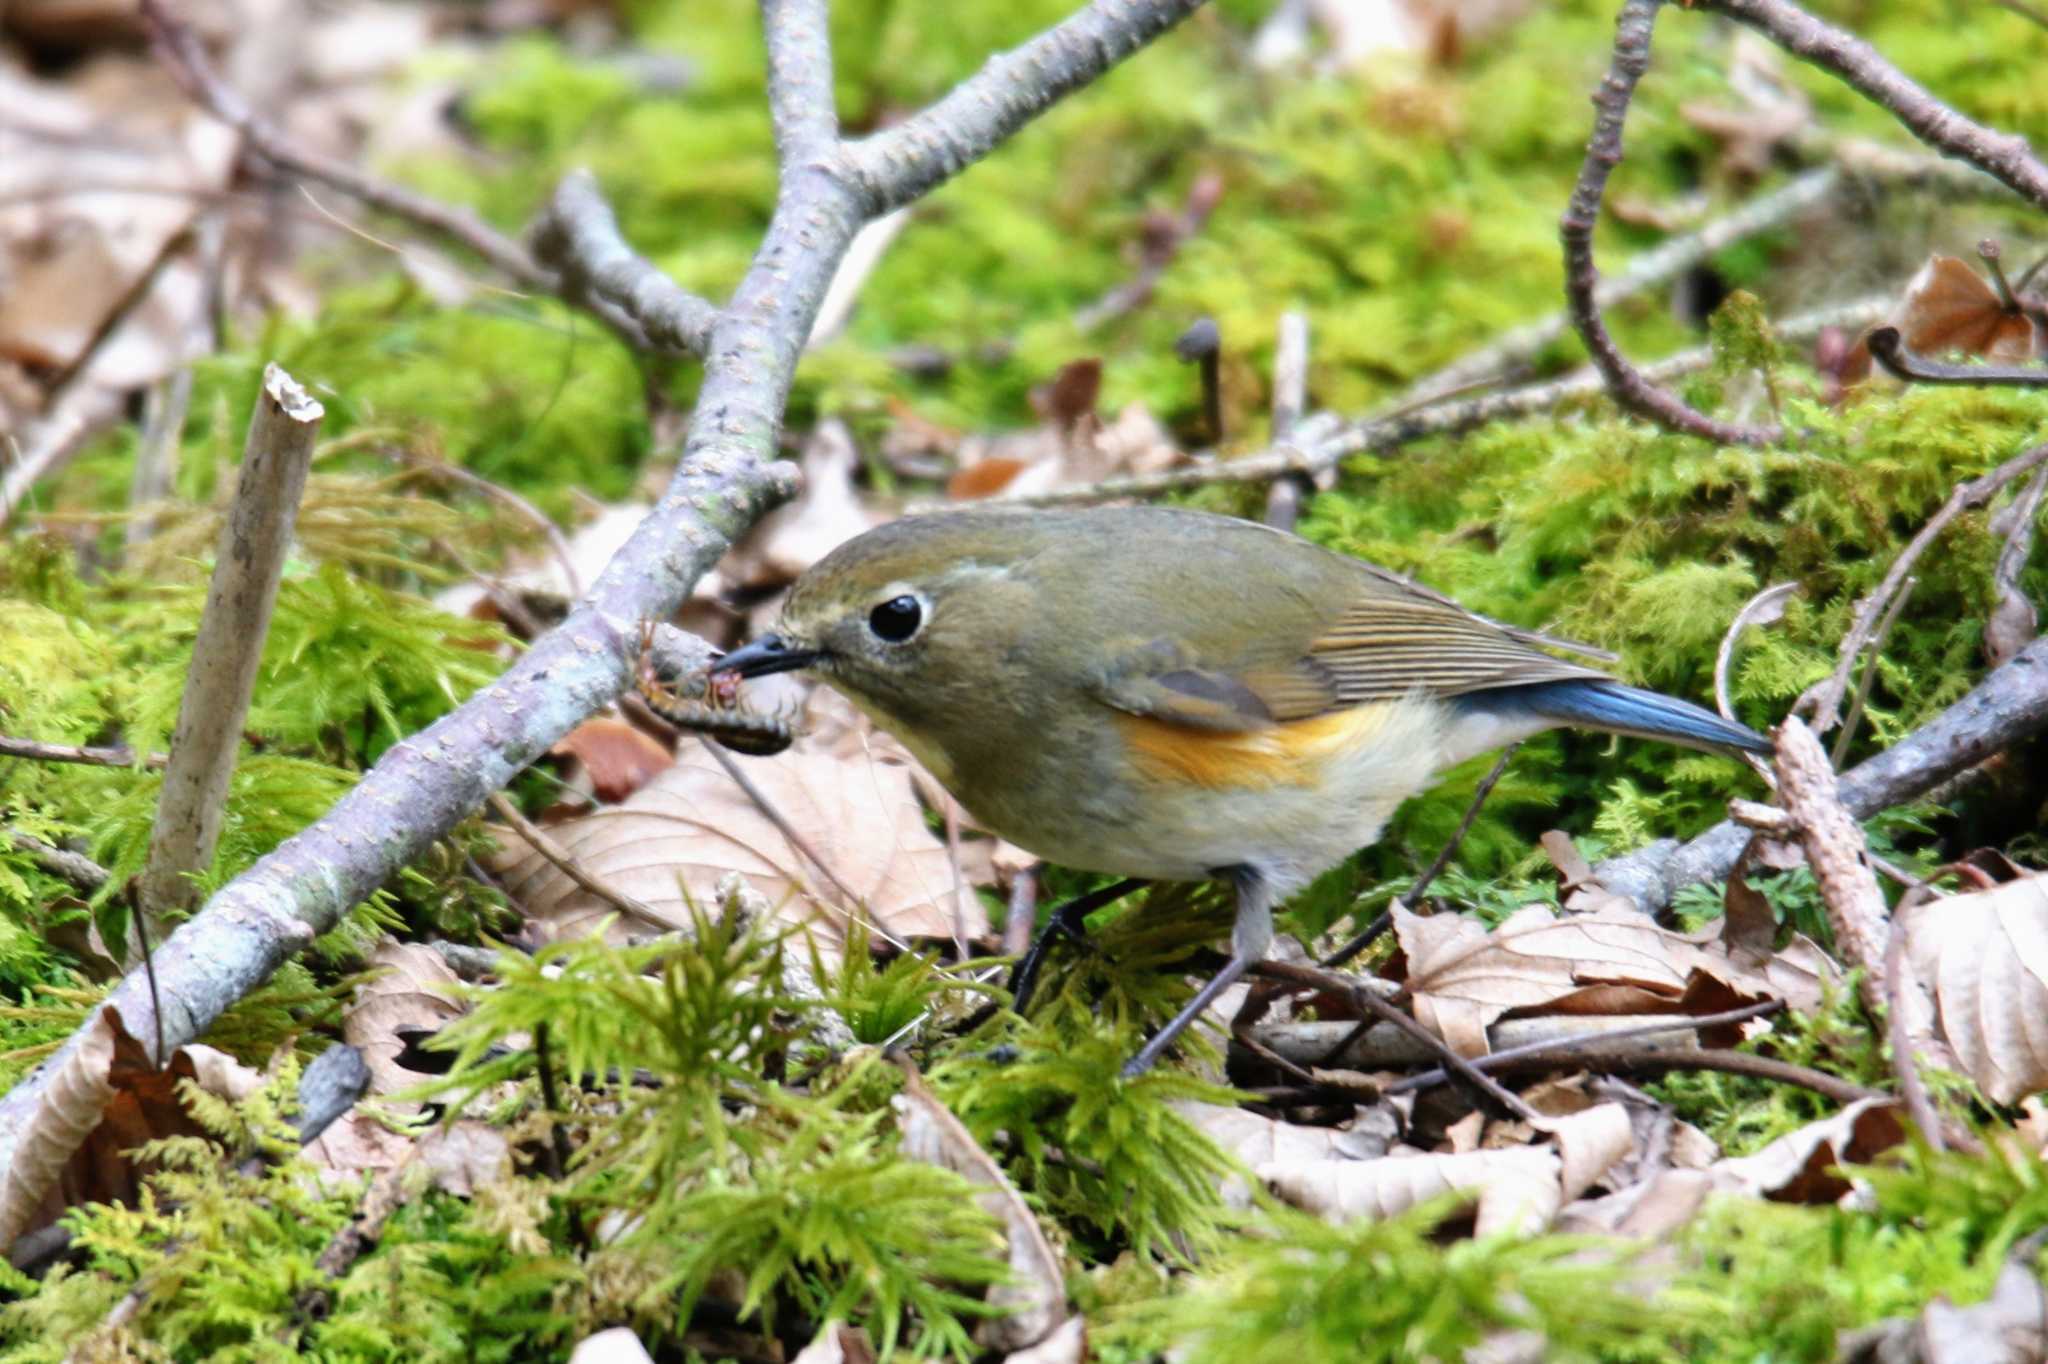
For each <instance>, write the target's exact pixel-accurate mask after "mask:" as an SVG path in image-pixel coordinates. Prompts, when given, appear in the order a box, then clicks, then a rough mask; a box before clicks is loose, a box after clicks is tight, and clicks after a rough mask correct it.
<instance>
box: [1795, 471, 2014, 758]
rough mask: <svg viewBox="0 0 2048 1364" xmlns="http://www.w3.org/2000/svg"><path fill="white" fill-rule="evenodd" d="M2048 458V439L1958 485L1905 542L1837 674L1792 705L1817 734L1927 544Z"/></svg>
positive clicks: (1854, 628)
mask: <svg viewBox="0 0 2048 1364" xmlns="http://www.w3.org/2000/svg"><path fill="white" fill-rule="evenodd" d="M2044 462H2048V442H2044V443H2043V444H2040V445H2036V446H2035V447H2033V448H2032V449H2031V450H2024V451H2022V452H2020V453H2019V454H2017V455H2014V456H2013V457H2012V458H2011V459H2009V460H2007V461H2006V462H2005V463H2003V464H2001V465H1999V466H1998V467H1997V468H1996V469H1993V470H1991V471H1990V472H1989V473H1985V474H1980V475H1979V476H1977V477H1976V478H1973V479H1970V480H1968V481H1967V482H1963V483H1958V484H1957V485H1956V488H1955V491H1954V492H1952V493H1950V494H1949V497H1948V501H1946V502H1944V503H1942V504H1941V509H1940V510H1939V511H1937V512H1935V513H1934V515H1933V516H1932V517H1929V518H1928V521H1927V524H1926V525H1924V526H1922V527H1921V528H1920V530H1919V532H1918V533H1917V534H1915V535H1914V536H1913V538H1912V539H1911V540H1908V541H1907V542H1906V547H1905V548H1904V549H1902V550H1900V551H1899V557H1898V558H1896V559H1894V560H1893V561H1892V566H1891V567H1890V568H1889V569H1888V570H1886V572H1885V575H1884V578H1883V579H1882V580H1881V581H1880V582H1879V583H1878V585H1877V587H1876V589H1875V590H1874V591H1872V592H1871V594H1870V595H1869V596H1867V597H1865V598H1864V599H1863V600H1862V601H1860V602H1858V603H1856V617H1855V619H1854V620H1853V621H1852V622H1851V623H1850V626H1849V633H1848V634H1846V635H1844V636H1843V638H1842V648H1841V653H1840V654H1839V655H1838V656H1837V658H1836V660H1835V670H1834V672H1833V673H1831V674H1829V676H1828V677H1827V678H1826V679H1825V680H1824V681H1821V682H1819V683H1817V684H1815V685H1814V686H1813V687H1812V688H1810V689H1809V690H1808V691H1807V692H1806V694H1805V695H1803V696H1801V697H1800V698H1799V699H1798V700H1797V701H1795V702H1794V703H1793V705H1792V709H1793V710H1794V711H1795V712H1801V713H1804V714H1806V715H1808V716H1810V717H1811V718H1812V722H1813V728H1814V731H1815V732H1816V733H1820V734H1825V733H1827V732H1828V730H1830V729H1831V728H1833V727H1834V724H1835V718H1836V712H1837V708H1838V707H1839V706H1840V705H1841V702H1842V694H1843V693H1844V692H1845V691H1847V690H1848V686H1849V673H1850V671H1851V669H1853V668H1854V667H1855V666H1856V656H1857V655H1858V654H1860V653H1861V652H1862V651H1863V648H1864V646H1865V645H1866V644H1868V643H1869V641H1870V639H1871V637H1872V634H1873V632H1874V631H1875V630H1876V628H1877V625H1878V622H1879V621H1881V620H1882V619H1883V618H1884V614H1885V612H1886V611H1887V610H1889V609H1890V607H1891V602H1892V598H1893V597H1894V596H1895V595H1896V594H1898V593H1899V592H1900V591H1901V590H1902V589H1903V587H1904V585H1905V582H1906V578H1907V576H1908V575H1909V574H1911V573H1912V571H1913V565H1914V564H1916V563H1918V562H1919V561H1920V556H1921V555H1922V554H1924V553H1925V552H1926V551H1927V547H1928V546H1929V545H1931V544H1933V543H1934V540H1935V538H1936V537H1937V536H1939V535H1940V534H1941V533H1942V532H1943V531H1944V530H1946V529H1948V527H1949V524H1950V523H1951V522H1953V521H1954V520H1955V519H1956V518H1957V517H1958V516H1961V515H1962V514H1963V513H1964V512H1965V511H1967V510H1968V509H1969V508H1971V507H1975V506H1980V505H1982V504H1983V503H1984V502H1987V501H1989V500H1990V499H1991V497H1992V496H1993V495H1994V494H1996V493H1997V492H1998V490H1999V489H2001V488H2003V487H2005V485H2006V484H2008V483H2011V482H2012V481H2013V480H2015V479H2017V478H2019V477H2020V476H2021V475H2022V474H2025V473H2026V472H2027V471H2028V470H2030V469H2032V468H2034V467H2036V466H2037V465H2040V464H2042V463H2044Z"/></svg>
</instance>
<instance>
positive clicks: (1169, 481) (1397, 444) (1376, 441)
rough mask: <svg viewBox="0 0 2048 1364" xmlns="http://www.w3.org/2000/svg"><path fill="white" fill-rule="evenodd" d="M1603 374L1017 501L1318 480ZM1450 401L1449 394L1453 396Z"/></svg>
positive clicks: (1808, 332)
mask: <svg viewBox="0 0 2048 1364" xmlns="http://www.w3.org/2000/svg"><path fill="white" fill-rule="evenodd" d="M1892 304H1893V300H1892V299H1891V298H1889V297H1878V296H1871V297H1866V298H1857V299H1852V300H1850V301H1849V302H1847V303H1838V304H1832V305H1830V306H1828V307H1826V308H1819V309H1815V310H1814V311H1812V312H1807V313H1802V314H1799V315H1798V316H1796V317H1791V318H1787V319H1786V320H1785V322H1784V323H1783V324H1782V325H1781V326H1779V327H1778V328H1777V331H1778V334H1779V335H1780V336H1781V337H1785V338H1788V339H1789V338H1795V337H1809V336H1814V335H1817V334H1819V333H1820V332H1821V331H1822V330H1823V329H1825V328H1827V327H1851V328H1860V327H1863V326H1867V325H1868V324H1869V323H1871V322H1874V321H1876V320H1877V319H1879V318H1881V317H1883V316H1885V315H1886V314H1887V313H1888V312H1890V310H1891V307H1892ZM1713 358H1714V355H1713V350H1712V348H1711V347H1707V346H1695V347H1692V348H1690V349H1688V350H1683V351H1679V352H1678V353H1676V354H1674V355H1671V356H1668V357H1666V358H1665V359H1663V360H1660V361H1658V362H1657V363H1655V364H1653V365H1650V366H1648V367H1646V368H1645V369H1644V370H1643V374H1644V376H1645V377H1647V378H1649V379H1651V380H1653V381H1657V382H1662V381H1665V380H1669V379H1674V378H1677V377H1679V376H1681V375H1685V374H1691V373H1694V372H1696V371H1698V370H1702V369H1705V368H1706V367H1707V366H1708V365H1710V364H1712V363H1713ZM1605 388H1606V381H1605V380H1604V379H1603V378H1602V377H1601V375H1600V372H1599V371H1598V370H1596V369H1593V368H1591V367H1588V368H1586V369H1582V370H1578V371H1575V372H1574V373H1571V374H1567V375H1565V376H1564V377H1562V378H1559V379H1551V380H1547V381H1546V382H1544V383H1540V384H1530V385H1528V386H1526V387H1523V388H1517V389H1511V390H1509V391H1507V392H1505V393H1489V394H1485V395H1482V396H1480V397H1476V398H1467V399H1464V400H1461V401H1457V402H1450V401H1444V402H1437V401H1436V400H1434V399H1432V400H1429V402H1428V403H1427V404H1426V405H1424V406H1423V407H1421V408H1420V409H1419V410H1418V409H1416V408H1415V406H1414V404H1413V403H1410V402H1407V401H1405V400H1404V401H1403V402H1402V403H1400V404H1397V405H1396V406H1394V407H1392V408H1389V409H1385V410H1382V411H1379V412H1375V413H1373V414H1371V415H1368V416H1365V417H1361V418H1358V419H1356V420H1353V421H1345V420H1343V419H1341V418H1339V417H1337V416H1336V415H1335V414H1334V413H1328V412H1318V413H1314V414H1312V415H1310V416H1307V417H1304V418H1303V419H1302V420H1301V421H1300V422H1299V423H1297V424H1296V427H1295V429H1294V432H1293V434H1292V435H1291V436H1290V437H1289V438H1287V439H1284V440H1283V439H1280V438H1278V437H1276V438H1275V440H1274V442H1273V445H1272V447H1271V448H1269V449H1267V450H1263V451H1260V452H1258V453H1255V454H1245V455H1239V456H1237V457H1236V458H1234V459H1210V460H1204V461H1196V462H1193V463H1190V464H1187V465H1183V466H1182V467H1180V468H1177V469H1167V470H1164V471H1163V472H1160V473H1156V474H1140V475H1134V476H1132V477H1130V478H1113V479H1105V480H1103V481H1102V482H1100V483H1097V484H1093V485H1092V486H1088V487H1081V488H1059V489H1055V490H1052V491H1050V492H1044V493H1038V494H1034V495H1032V496H1029V497H1023V498H1019V499H1017V500H1018V501H1019V502H1020V503H1022V504H1023V505H1025V506H1037V507H1046V506H1057V505H1061V504H1066V503H1075V502H1107V501H1111V500H1114V499H1118V498H1127V497H1156V496H1158V495H1159V494H1161V493H1170V492H1182V491H1185V490H1187V489H1189V488H1202V487H1208V486H1210V485H1212V484H1219V483H1263V482H1265V481H1267V480H1268V479H1273V478H1279V477H1282V476H1283V475H1287V474H1294V473H1299V474H1304V475H1308V476H1311V477H1313V476H1316V475H1320V474H1322V473H1324V472H1325V471H1327V470H1330V469H1334V468H1336V467H1337V465H1338V464H1340V463H1341V462H1343V461H1344V460H1346V459H1349V458H1350V457H1351V456H1353V455H1360V454H1375V455H1387V454H1391V453H1393V452H1394V451H1395V450H1398V449H1400V448H1401V447H1402V446H1404V445H1411V444H1413V443H1414V442H1416V441H1419V440H1425V439H1427V438H1429V437H1431V436H1448V435H1457V434H1459V433H1461V432H1465V431H1472V430H1477V429H1478V428H1479V427H1482V426H1485V425H1487V424H1488V423H1491V422H1496V421H1507V420H1510V419H1512V418H1516V417H1526V416H1528V415H1530V414H1531V413H1535V412H1548V411H1550V410H1552V409H1553V408H1557V407H1560V406H1562V405H1564V404H1565V403H1568V402H1570V401H1572V400H1573V399H1575V398H1584V397H1592V396H1595V395H1598V394H1600V393H1602V392H1603V391H1605ZM1447 396H1448V395H1447Z"/></svg>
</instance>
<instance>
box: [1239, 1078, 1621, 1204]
mask: <svg viewBox="0 0 2048 1364" xmlns="http://www.w3.org/2000/svg"><path fill="white" fill-rule="evenodd" d="M1543 1126H1544V1128H1545V1130H1546V1131H1547V1132H1548V1134H1549V1135H1550V1137H1551V1138H1552V1140H1553V1141H1554V1143H1555V1145H1554V1146H1549V1147H1542V1146H1521V1147H1514V1148H1511V1149H1507V1150H1494V1151H1472V1152H1469V1153H1466V1154H1464V1155H1448V1156H1443V1155H1395V1156H1386V1157H1383V1158H1381V1159H1379V1160H1362V1161H1330V1160H1305V1161H1297V1162H1294V1163H1292V1164H1284V1165H1283V1164H1270V1165H1265V1166H1261V1167H1259V1168H1258V1170H1257V1173H1258V1176H1259V1178H1260V1179H1261V1180H1263V1181H1265V1184H1266V1187H1267V1188H1269V1189H1271V1190H1272V1191H1273V1193H1274V1194H1275V1195H1277V1196H1278V1197H1280V1198H1282V1199H1285V1200H1286V1201H1287V1202H1289V1203H1291V1204H1293V1205H1294V1206H1296V1207H1298V1208H1301V1209H1302V1210H1303V1211H1305V1212H1312V1213H1315V1214H1317V1215H1318V1216H1321V1217H1325V1218H1329V1219H1331V1220H1337V1221H1349V1220H1351V1219H1354V1218H1359V1217H1372V1218H1385V1217H1392V1216H1395V1215H1396V1214H1399V1213H1402V1212H1405V1211H1407V1210H1408V1209H1410V1208H1413V1207H1415V1206H1417V1205H1418V1204H1421V1203H1425V1202H1428V1201H1429V1200H1431V1199H1433V1198H1438V1197H1441V1196H1443V1195H1445V1194H1450V1193H1457V1194H1462V1195H1464V1196H1465V1197H1467V1198H1468V1199H1470V1200H1471V1202H1472V1204H1473V1211H1474V1217H1475V1226H1474V1231H1475V1232H1476V1234H1478V1235H1480V1236H1486V1235H1490V1234H1492V1233H1494V1232H1501V1231H1512V1232H1521V1233H1530V1232H1535V1231H1540V1230H1542V1229H1543V1228H1544V1227H1546V1226H1548V1225H1549V1223H1550V1221H1551V1219H1552V1218H1554V1217H1555V1216H1556V1215H1557V1212H1558V1210H1559V1209H1560V1208H1562V1207H1563V1206H1564V1204H1565V1203H1567V1202H1569V1201H1570V1200H1571V1199H1574V1198H1576V1197H1578V1196H1579V1195H1580V1194H1582V1193H1583V1192H1585V1190H1586V1189H1587V1188H1589V1187H1591V1185H1592V1183H1593V1182H1594V1181H1595V1180H1597V1179H1598V1178H1599V1177H1600V1175H1601V1174H1602V1173H1603V1172H1605V1171H1606V1170H1607V1169H1608V1168H1609V1167H1610V1166H1612V1165H1614V1164H1615V1163H1616V1162H1617V1161H1619V1160H1621V1159H1622V1158H1624V1157H1625V1156H1627V1155H1628V1153H1629V1152H1630V1151H1631V1150H1632V1149H1633V1148H1634V1138H1633V1137H1632V1135H1631V1134H1630V1130H1629V1121H1628V1114H1627V1113H1626V1112H1624V1111H1623V1109H1622V1106H1621V1105H1620V1104H1601V1105H1599V1106H1597V1107H1594V1108H1589V1109H1587V1110H1586V1111H1585V1112H1583V1113H1576V1114H1573V1115H1572V1116H1570V1117H1567V1118H1559V1119H1554V1120H1546V1121H1545V1123H1544V1124H1543Z"/></svg>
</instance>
